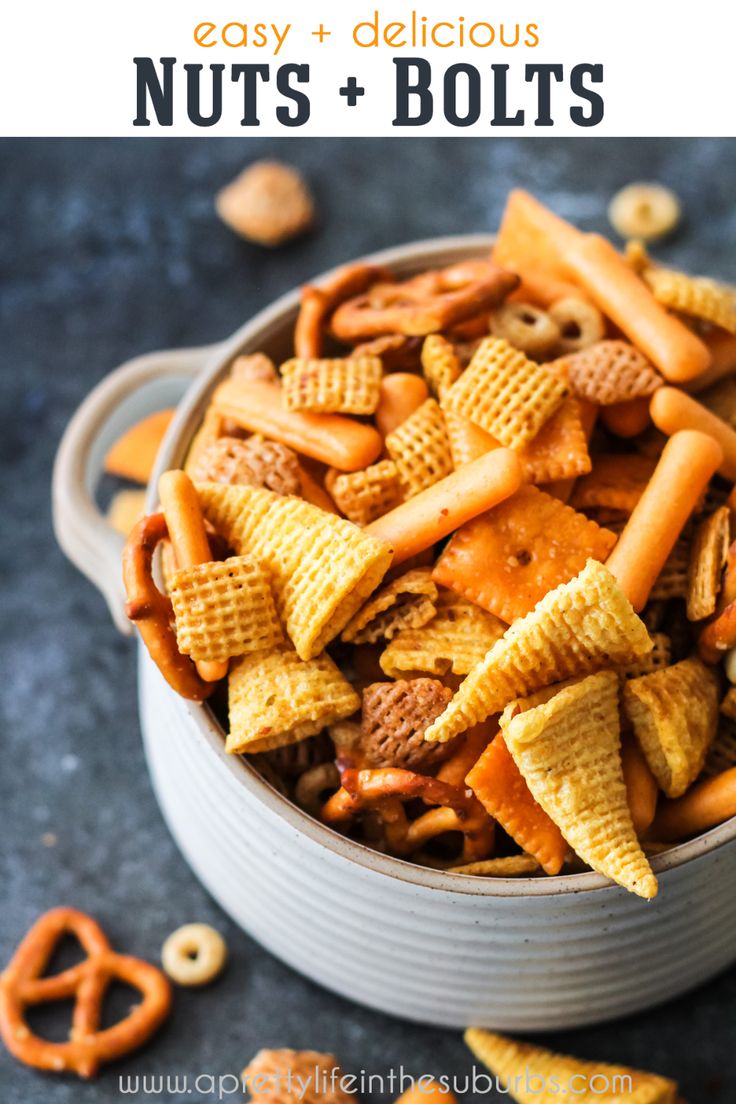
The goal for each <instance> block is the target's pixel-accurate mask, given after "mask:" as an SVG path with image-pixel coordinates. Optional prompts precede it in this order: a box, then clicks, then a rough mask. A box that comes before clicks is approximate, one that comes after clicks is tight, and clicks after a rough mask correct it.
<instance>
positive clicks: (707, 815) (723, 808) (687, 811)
mask: <svg viewBox="0 0 736 1104" xmlns="http://www.w3.org/2000/svg"><path fill="white" fill-rule="evenodd" d="M732 816H736V767H731V768H730V769H729V770H726V771H723V773H722V774H717V775H715V777H713V778H705V779H703V781H702V782H696V783H695V785H694V786H692V787H691V788H690V789H689V790H688V791H687V793H686V794H683V796H682V797H678V798H676V799H675V800H674V801H664V802H663V803H662V805H661V806H660V809H659V812H658V813H657V815H656V817H655V818H654V823H653V824H652V827H651V831H650V832H649V835H650V837H651V838H652V839H657V840H662V841H668V840H680V839H686V838H687V837H688V836H696V835H698V834H699V833H700V832H705V831H706V830H707V829H708V828H713V827H715V825H716V824H722V823H723V821H724V820H728V819H729V817H732Z"/></svg>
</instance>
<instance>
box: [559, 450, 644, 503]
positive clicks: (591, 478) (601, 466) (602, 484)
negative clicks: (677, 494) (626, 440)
mask: <svg viewBox="0 0 736 1104" xmlns="http://www.w3.org/2000/svg"><path fill="white" fill-rule="evenodd" d="M656 466H657V462H656V460H653V459H651V458H650V457H648V456H640V455H639V454H638V453H633V452H632V453H628V452H627V453H601V454H600V455H599V456H594V457H593V470H592V471H591V472H590V474H589V475H586V476H583V478H582V479H579V480H578V481H577V483H576V484H575V489H574V490H573V493H572V498H571V499H570V505H571V506H574V507H575V508H576V509H577V510H591V509H598V508H600V507H604V508H606V509H609V510H621V511H623V512H624V513H627V514H630V513H631V511H632V510H633V509H634V507H635V506H636V504H637V502H638V501H639V499H640V498H641V496H642V495H643V493H644V491H645V489H646V486H647V483H648V482H649V480H650V479H651V478H652V475H653V473H654V469H655V468H656Z"/></svg>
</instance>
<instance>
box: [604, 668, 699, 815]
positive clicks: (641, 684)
mask: <svg viewBox="0 0 736 1104" xmlns="http://www.w3.org/2000/svg"><path fill="white" fill-rule="evenodd" d="M623 707H624V713H625V714H626V716H627V717H628V719H629V721H630V722H631V725H632V727H633V729H634V735H635V736H636V738H637V740H638V741H639V744H640V746H641V749H642V751H643V752H644V756H645V758H646V761H647V763H648V764H649V769H650V770H651V772H652V774H653V775H654V777H655V778H656V779H657V782H658V783H659V787H660V789H661V790H663V791H664V793H665V794H666V795H667V797H680V796H681V795H682V794H684V792H685V790H686V789H687V788H688V786H690V784H691V783H692V782H694V781H695V779H696V778H697V777H698V775H699V774H700V771H701V770H702V768H703V763H704V762H705V757H706V754H707V752H708V748H709V747H710V745H711V743H712V742H713V739H714V737H715V734H716V727H717V724H718V683H717V681H716V678H715V676H714V674H713V672H712V671H711V670H710V669H709V668H708V667H706V666H705V664H703V663H701V661H700V660H699V659H696V658H691V659H683V660H682V661H681V662H680V663H675V664H673V666H672V667H665V668H664V669H663V670H661V671H655V672H653V673H652V674H651V675H644V676H643V677H642V678H638V679H632V680H631V681H630V682H627V683H626V685H625V686H624V691H623Z"/></svg>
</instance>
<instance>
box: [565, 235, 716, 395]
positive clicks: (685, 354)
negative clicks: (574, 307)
mask: <svg viewBox="0 0 736 1104" xmlns="http://www.w3.org/2000/svg"><path fill="white" fill-rule="evenodd" d="M565 264H566V265H567V267H568V269H569V270H570V272H571V274H572V275H573V276H574V277H575V279H576V280H577V281H578V282H579V283H580V284H581V285H582V287H583V290H584V291H586V292H587V293H588V295H590V297H591V299H592V300H593V302H594V303H595V304H596V306H597V307H598V308H599V309H600V310H602V311H603V313H604V314H605V315H606V316H607V317H608V318H610V319H611V320H612V321H613V322H615V323H616V325H617V326H618V328H619V329H620V330H621V331H622V332H623V333H625V334H626V336H627V337H628V338H629V340H630V341H631V342H632V343H633V344H634V345H636V347H637V348H638V349H640V350H641V352H642V353H644V355H645V356H646V357H648V358H649V360H650V361H651V362H652V364H654V365H655V367H656V368H658V369H659V371H660V372H661V373H662V375H663V376H664V377H665V379H668V380H672V381H674V382H676V383H680V382H682V381H684V380H689V379H693V378H694V377H695V376H699V375H700V374H701V372H705V370H706V369H707V368H708V367H709V365H710V352H709V351H708V349H707V347H706V346H705V345H704V344H703V342H702V341H701V340H700V338H699V337H697V336H696V335H695V334H694V333H693V332H692V330H689V329H688V328H687V326H686V325H685V324H684V323H683V322H681V321H680V320H679V319H678V318H675V316H674V315H671V314H668V313H667V311H666V310H665V308H664V307H663V306H661V305H660V304H659V303H658V302H657V300H656V299H655V298H654V296H653V295H652V293H651V291H650V290H649V288H648V287H647V286H646V284H645V283H644V282H643V280H641V278H640V277H639V276H637V274H636V273H635V272H633V271H632V270H631V268H630V267H629V266H628V265H627V263H626V261H625V260H624V259H623V257H622V256H621V255H620V254H619V253H618V252H617V250H616V249H614V247H613V246H612V245H611V243H610V242H609V241H607V240H606V238H602V237H601V236H600V235H599V234H584V235H582V236H581V237H579V238H573V239H572V240H571V242H570V245H569V248H568V249H567V251H566V253H565Z"/></svg>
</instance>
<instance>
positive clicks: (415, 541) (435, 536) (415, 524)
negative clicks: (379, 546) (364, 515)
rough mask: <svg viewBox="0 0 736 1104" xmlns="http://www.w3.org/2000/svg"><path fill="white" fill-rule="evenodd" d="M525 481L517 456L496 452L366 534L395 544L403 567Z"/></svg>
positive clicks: (381, 520) (508, 451)
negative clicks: (406, 561) (412, 557)
mask: <svg viewBox="0 0 736 1104" xmlns="http://www.w3.org/2000/svg"><path fill="white" fill-rule="evenodd" d="M521 480H522V472H521V465H520V464H519V461H518V459H517V458H516V456H515V454H514V453H513V452H512V451H511V449H506V448H497V449H494V450H493V452H488V453H486V454H485V455H484V456H479V457H478V459H477V460H473V461H472V462H471V463H470V464H465V465H464V467H462V468H458V470H457V471H454V472H451V473H450V475H447V476H445V478H444V479H440V480H439V482H437V483H434V484H433V485H432V486H431V487H427V489H426V490H424V491H420V492H419V494H416V495H414V496H413V497H412V498H409V499H407V501H406V502H402V503H401V504H400V505H399V506H396V507H395V509H393V510H389V512H388V513H387V514H384V515H383V517H381V518H378V520H377V521H373V522H371V524H370V525H367V526H366V527H365V530H364V531H365V532H366V533H370V534H371V536H373V537H380V538H381V539H382V540H385V541H387V542H388V543H389V544H390V545H391V546H392V548H393V549H394V558H393V561H392V562H393V564H394V565H395V564H399V563H403V562H404V561H405V560H408V559H409V558H410V557H411V556H415V555H416V554H417V552H423V551H424V550H425V548H430V547H431V546H432V545H433V544H436V542H437V541H438V540H442V538H443V537H446V536H447V535H448V533H452V532H453V531H454V530H455V529H458V528H459V527H460V526H461V525H463V524H464V523H465V522H466V521H470V519H471V518H474V517H476V516H477V515H478V514H482V513H483V512H484V511H485V510H490V508H491V507H492V506H496V505H497V504H498V503H499V502H502V501H503V500H504V499H505V498H508V497H509V496H510V495H512V494H513V493H514V491H516V490H518V489H519V487H520V485H521Z"/></svg>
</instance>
